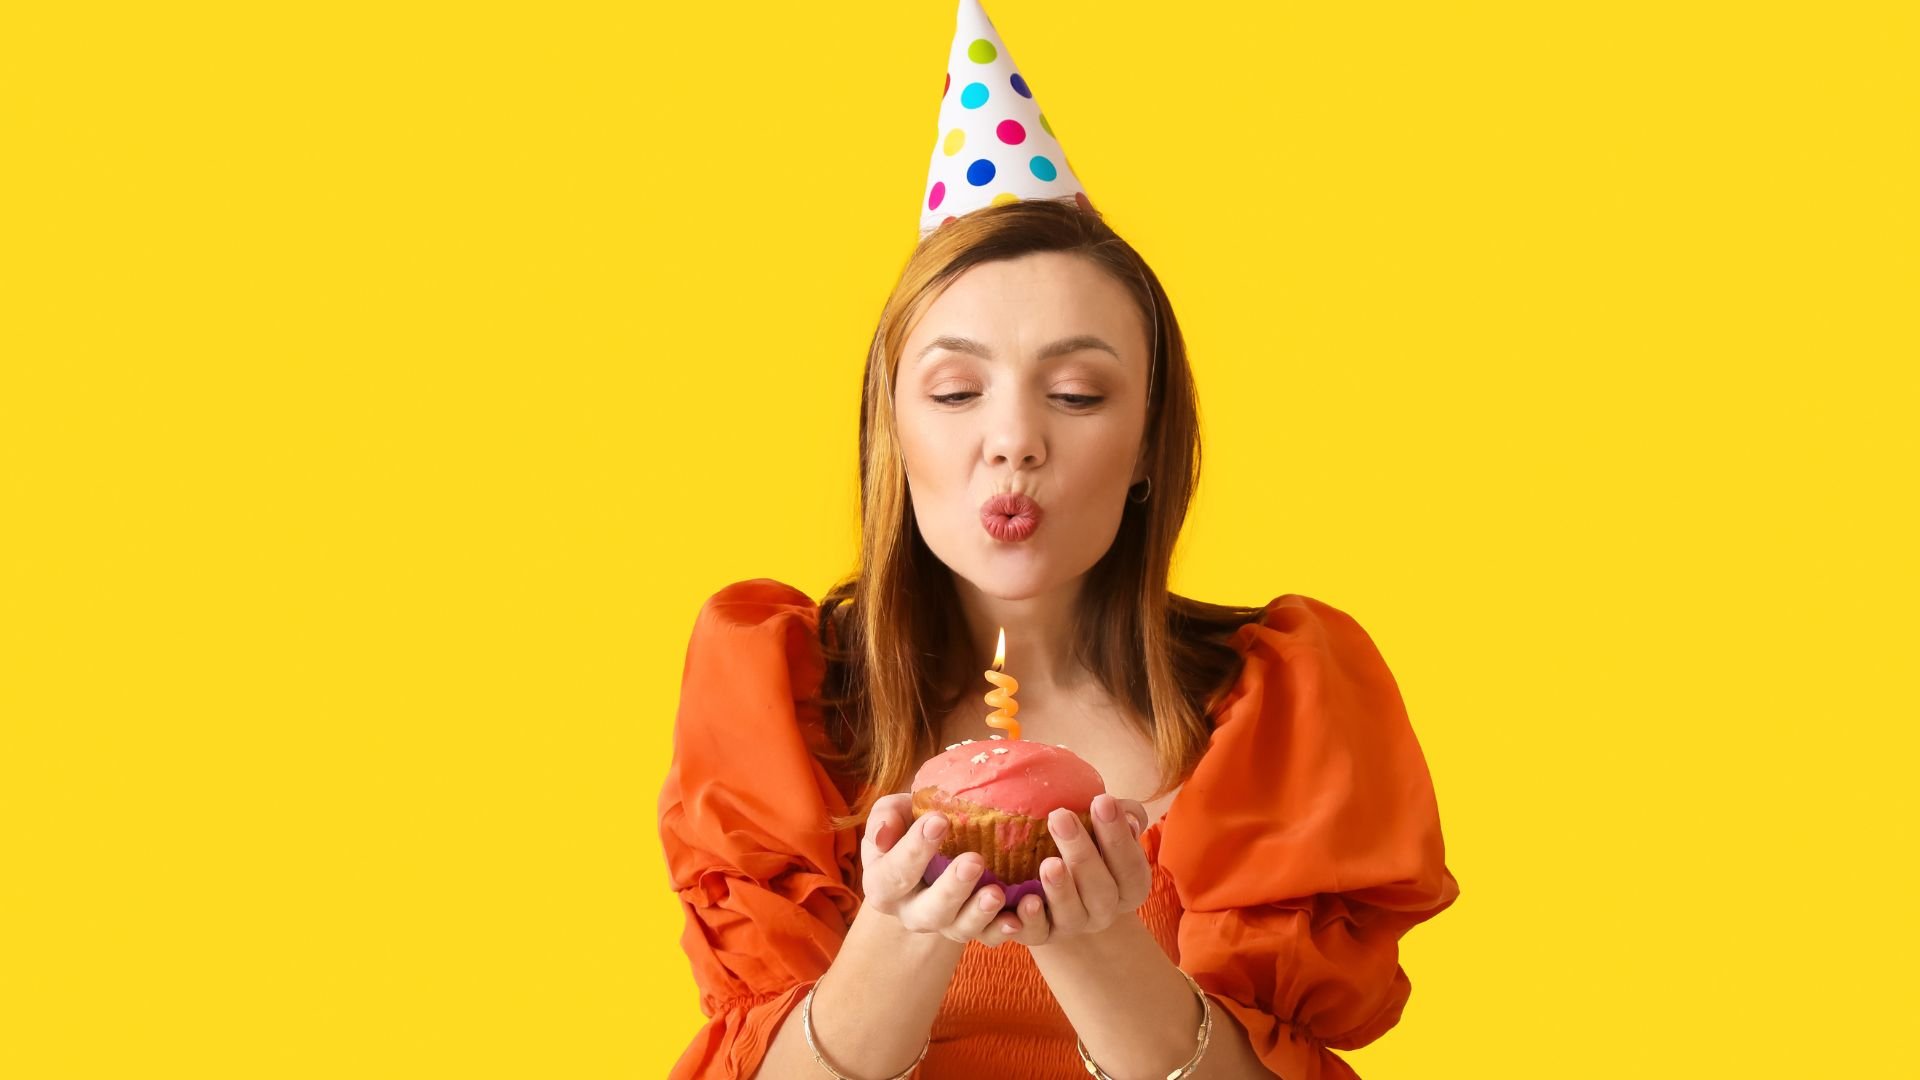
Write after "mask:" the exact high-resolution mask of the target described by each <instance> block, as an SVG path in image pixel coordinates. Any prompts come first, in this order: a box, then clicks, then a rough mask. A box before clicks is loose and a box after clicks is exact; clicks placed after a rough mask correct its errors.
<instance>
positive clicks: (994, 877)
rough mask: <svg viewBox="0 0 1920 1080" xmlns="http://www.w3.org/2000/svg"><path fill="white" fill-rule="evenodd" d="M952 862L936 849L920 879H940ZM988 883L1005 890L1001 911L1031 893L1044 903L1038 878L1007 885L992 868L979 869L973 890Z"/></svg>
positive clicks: (1044, 889) (930, 880) (1013, 905)
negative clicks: (1004, 900) (978, 876)
mask: <svg viewBox="0 0 1920 1080" xmlns="http://www.w3.org/2000/svg"><path fill="white" fill-rule="evenodd" d="M952 863H953V856H951V855H942V854H940V853H939V852H937V851H936V852H934V853H933V860H932V861H931V862H929V863H927V872H926V873H925V874H922V875H921V880H923V881H925V882H926V883H927V884H929V885H931V884H933V883H934V882H935V881H938V880H939V879H940V875H941V874H944V873H946V871H947V867H948V866H950V865H952ZM988 885H998V886H1000V887H1001V888H1002V889H1004V890H1005V891H1006V903H1004V904H1001V905H1000V911H1001V912H1008V911H1013V910H1014V909H1015V908H1018V907H1019V906H1020V901H1021V900H1022V899H1024V898H1026V897H1028V896H1031V895H1035V894H1038V895H1039V897H1040V901H1041V903H1045V902H1046V899H1047V897H1046V886H1044V885H1042V884H1041V883H1040V879H1039V878H1028V879H1027V880H1025V881H1020V882H1015V883H1014V884H1012V885H1008V884H1007V883H1006V882H1004V881H1001V880H1000V877H999V875H998V874H995V873H994V872H993V871H992V870H981V871H980V880H979V881H978V882H976V883H975V884H974V890H975V891H976V892H977V891H979V890H980V889H981V888H984V887H985V886H988Z"/></svg>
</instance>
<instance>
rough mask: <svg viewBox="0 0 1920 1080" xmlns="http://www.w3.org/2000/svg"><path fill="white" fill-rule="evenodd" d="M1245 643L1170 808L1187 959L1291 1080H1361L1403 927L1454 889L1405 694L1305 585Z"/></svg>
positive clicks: (1170, 866) (1403, 979)
mask: <svg viewBox="0 0 1920 1080" xmlns="http://www.w3.org/2000/svg"><path fill="white" fill-rule="evenodd" d="M1234 643H1235V646H1236V647H1237V648H1239V649H1240V650H1241V651H1242V653H1243V655H1244V656H1245V661H1246V662H1245V666H1244V667H1243V668H1242V672H1241V675H1240V677H1239V680H1238V681H1237V682H1236V684H1235V686H1234V688H1233V690H1232V691H1231V692H1230V693H1229V695H1228V697H1227V698H1226V699H1224V700H1223V701H1222V702H1221V706H1220V709H1219V711H1218V713H1217V715H1216V719H1215V722H1214V729H1213V734H1212V738H1211V741H1210V743H1209V745H1208V749H1207V752H1206V753H1205V754H1204V755H1202V757H1201V760H1200V763H1199V765H1198V766H1197V767H1196V768H1195V770H1194V771H1193V773H1192V775H1191V776H1190V777H1189V779H1188V780H1187V782H1186V783H1185V785H1184V786H1183V788H1182V791H1181V799H1180V800H1178V801H1176V803H1175V805H1174V808H1173V809H1172V811H1170V812H1169V813H1168V815H1167V816H1166V819H1165V828H1164V832H1163V836H1162V840H1161V847H1160V851H1161V864H1162V865H1163V866H1165V867H1166V868H1167V871H1168V873H1169V874H1170V875H1171V876H1172V878H1173V880H1174V884H1175V887H1176V889H1177V891H1178V894H1179V897H1180V902H1181V906H1182V908H1183V909H1184V910H1183V914H1182V915H1181V919H1180V925H1179V930H1178V942H1179V956H1180V966H1181V967H1182V968H1183V969H1185V970H1186V971H1187V972H1188V973H1189V974H1191V975H1192V976H1193V977H1194V981H1196V982H1198V983H1199V984H1200V986H1201V987H1202V988H1203V989H1204V990H1206V991H1207V992H1208V994H1209V995H1210V996H1211V997H1212V998H1213V999H1214V1001H1215V1003H1216V1005H1217V1006H1219V1007H1224V1008H1225V1009H1227V1010H1228V1011H1230V1012H1231V1013H1232V1015H1233V1016H1234V1017H1235V1018H1236V1019H1237V1020H1239V1021H1240V1023H1241V1025H1242V1026H1243V1027H1245V1028H1246V1030H1247V1033H1248V1034H1249V1035H1250V1036H1251V1038H1252V1043H1253V1049H1254V1052H1255V1053H1256V1054H1257V1055H1258V1056H1259V1058H1260V1060H1261V1062H1262V1063H1263V1064H1265V1065H1266V1067H1267V1068H1268V1069H1269V1070H1270V1071H1271V1072H1273V1073H1275V1074H1276V1075H1278V1076H1280V1077H1281V1078H1282V1080H1335V1078H1347V1077H1355V1078H1357V1076H1358V1074H1357V1073H1355V1072H1354V1071H1353V1069H1352V1067H1351V1066H1349V1065H1347V1063H1346V1062H1345V1061H1343V1060H1341V1058H1340V1057H1339V1056H1337V1055H1336V1054H1334V1053H1332V1050H1333V1049H1335V1048H1338V1049H1355V1048H1358V1047H1362V1046H1365V1045H1366V1044H1368V1043H1370V1042H1372V1041H1373V1040H1375V1039H1377V1038H1379V1037H1380V1036H1381V1035H1382V1034H1384V1033H1385V1032H1386V1031H1387V1030H1388V1029H1389V1028H1391V1027H1392V1026H1393V1025H1394V1024H1395V1023H1396V1022H1398V1021H1399V1019H1400V1012H1401V1009H1402V1008H1403V1007H1404V1006H1405V1005H1406V1003H1407V999H1408V996H1409V994H1410V993H1411V991H1412V984H1411V982H1410V981H1409V979H1408V978H1407V975H1406V972H1405V971H1404V970H1403V969H1402V968H1401V967H1400V963H1399V944H1398V943H1399V939H1400V938H1401V936H1402V935H1404V934H1405V933H1406V932H1407V931H1408V930H1409V929H1410V928H1412V927H1413V926H1414V925H1416V924H1418V923H1420V922H1423V921H1425V920H1427V919H1430V918H1432V917H1433V916H1435V915H1438V914H1439V913H1440V912H1441V911H1443V910H1445V909H1446V908H1447V907H1448V906H1449V905H1451V904H1452V903H1453V902H1454V900H1455V899H1456V898H1457V897H1458V896H1459V892H1460V887H1459V884H1458V882H1457V881H1455V879H1454V877H1453V875H1452V874H1451V873H1450V872H1449V871H1448V870H1447V867H1446V859H1445V846H1444V843H1443V841H1442V838H1441V834H1440V817H1439V811H1438V808H1437V805H1436V803H1435V799H1434V792H1433V784H1432V780H1431V778H1430V776H1429V774H1428V772H1427V766H1426V761H1425V759H1424V757H1423V756H1422V754H1421V751H1420V746H1419V743H1418V742H1417V741H1416V740H1415V738H1414V733H1413V728H1412V725H1411V724H1410V723H1409V721H1408V718H1407V713H1406V709H1405V707H1404V705H1403V703H1402V701H1401V697H1400V692H1399V688H1398V686H1397V684H1396V683H1395V681H1394V678H1393V675H1392V674H1391V673H1390V672H1389V670H1388V668H1387V665H1386V662H1385V661H1384V660H1383V659H1382V658H1381V656H1380V654H1379V651H1378V650H1377V649H1376V648H1375V647H1374V644H1373V641H1372V639H1371V638H1370V637H1369V636H1368V635H1367V633H1366V631H1365V630H1363V629H1361V627H1360V625H1359V623H1357V622H1355V621H1354V619H1353V618H1352V617H1351V616H1348V615H1347V614H1346V613H1344V612H1342V611H1339V610H1337V609H1335V608H1333V607H1331V606H1330V605H1327V604H1324V603H1322V602H1320V601H1318V600H1314V599H1312V598H1310V597H1305V596H1301V595H1298V594H1292V593H1289V594H1286V595H1284V596H1280V597H1277V598H1275V599H1274V600H1273V601H1272V602H1271V603H1269V604H1268V605H1267V608H1266V610H1265V612H1264V614H1263V616H1262V618H1261V620H1260V621H1259V622H1257V623H1249V624H1247V625H1245V626H1242V627H1241V628H1240V629H1239V630H1237V631H1235V637H1234Z"/></svg>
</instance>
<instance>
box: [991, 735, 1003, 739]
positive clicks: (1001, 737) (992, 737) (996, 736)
mask: <svg viewBox="0 0 1920 1080" xmlns="http://www.w3.org/2000/svg"><path fill="white" fill-rule="evenodd" d="M987 738H989V739H1004V738H1006V736H1005V735H989V736H987Z"/></svg>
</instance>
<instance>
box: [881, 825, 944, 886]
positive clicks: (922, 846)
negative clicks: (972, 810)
mask: <svg viewBox="0 0 1920 1080" xmlns="http://www.w3.org/2000/svg"><path fill="white" fill-rule="evenodd" d="M950 831H951V827H950V825H949V823H948V821H947V815H946V814H944V813H941V812H940V811H938V810H928V811H927V812H925V813H923V814H921V815H920V817H919V818H918V819H916V820H915V821H914V822H913V825H912V827H911V828H909V829H907V831H906V835H904V836H902V837H901V838H900V840H899V842H898V843H896V844H894V845H893V850H891V851H889V852H887V854H886V858H887V859H888V860H889V861H890V862H892V863H893V864H894V867H895V868H896V872H897V873H899V874H900V876H901V877H902V878H903V879H904V880H907V881H918V880H920V877H921V875H923V874H925V873H926V872H927V864H928V863H930V862H932V861H933V857H934V856H935V855H937V854H939V853H940V841H941V840H943V839H945V838H946V836H947V834H948V833H949V832H950Z"/></svg>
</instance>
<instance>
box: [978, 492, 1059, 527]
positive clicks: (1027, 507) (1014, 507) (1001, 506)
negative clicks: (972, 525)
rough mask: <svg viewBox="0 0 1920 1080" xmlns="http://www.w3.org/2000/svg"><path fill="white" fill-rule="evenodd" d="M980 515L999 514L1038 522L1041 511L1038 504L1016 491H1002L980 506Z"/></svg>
mask: <svg viewBox="0 0 1920 1080" xmlns="http://www.w3.org/2000/svg"><path fill="white" fill-rule="evenodd" d="M980 512H981V513H982V514H999V515H1001V516H1002V517H1030V518H1033V519H1034V520H1035V521H1039V520H1040V517H1041V514H1042V513H1043V511H1042V510H1041V509H1040V504H1039V503H1037V502H1034V501H1033V499H1031V498H1030V497H1028V496H1026V495H1022V494H1021V493H1020V492H1017V491H1003V492H1000V493H999V494H997V495H995V496H993V497H992V498H990V499H988V500H987V501H986V502H983V503H981V504H980Z"/></svg>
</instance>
